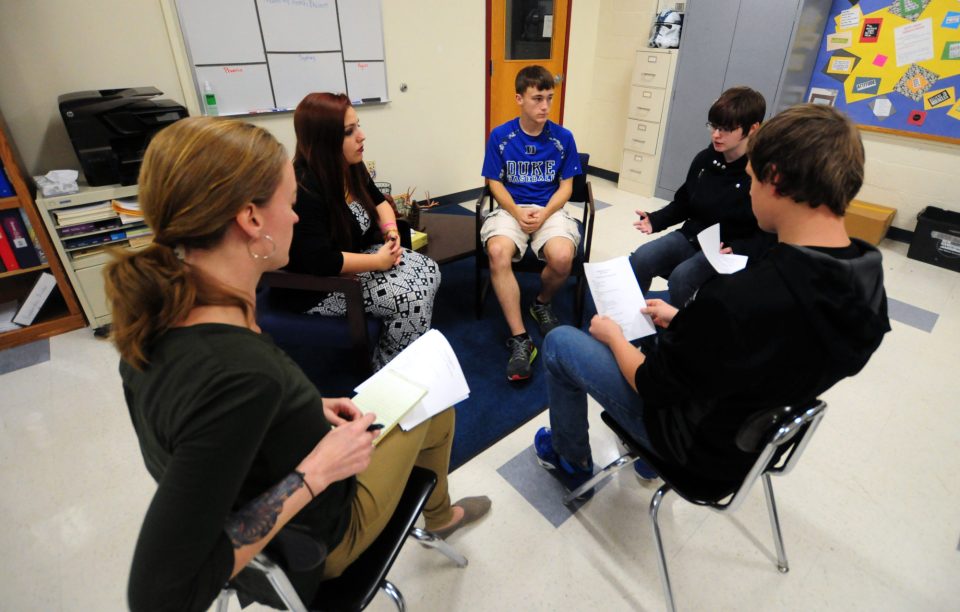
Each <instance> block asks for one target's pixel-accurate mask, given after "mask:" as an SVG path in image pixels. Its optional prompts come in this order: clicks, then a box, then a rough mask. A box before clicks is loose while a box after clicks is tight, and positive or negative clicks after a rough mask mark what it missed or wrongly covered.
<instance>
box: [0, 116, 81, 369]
mask: <svg viewBox="0 0 960 612" xmlns="http://www.w3.org/2000/svg"><path fill="white" fill-rule="evenodd" d="M0 161H2V162H3V169H4V170H5V171H6V174H7V178H8V179H9V180H10V184H11V185H12V186H13V190H14V191H15V192H16V195H15V196H13V197H7V198H0V210H10V209H20V210H21V211H22V212H23V214H24V216H25V217H26V218H27V220H28V221H29V222H30V225H31V226H32V227H33V231H34V234H35V235H36V241H37V243H39V244H38V245H37V246H39V247H40V249H42V250H43V253H44V255H46V258H47V263H45V264H42V265H39V266H33V267H30V268H21V269H17V270H8V271H6V272H3V273H0V303H3V302H8V301H11V300H17V301H18V302H22V301H23V299H24V298H25V297H26V296H27V294H29V292H30V289H31V287H33V284H34V282H35V281H36V279H37V276H38V275H39V274H41V273H42V272H45V271H49V272H50V273H51V274H53V277H54V278H55V279H56V281H57V288H56V290H54V291H53V293H52V294H51V295H50V297H49V298H47V302H46V303H45V304H44V306H43V308H42V309H41V310H40V313H39V315H38V316H37V318H36V319H35V320H34V322H33V324H31V325H28V326H27V327H22V328H20V329H15V330H10V331H5V332H0V350H3V349H8V348H11V347H14V346H18V345H21V344H27V343H29V342H34V341H36V340H40V339H43V338H49V337H51V336H56V335H57V334H62V333H64V332H68V331H72V330H74V329H80V328H82V327H84V326H85V325H86V322H85V321H84V318H83V312H82V310H81V309H80V304H79V302H78V301H77V296H76V294H75V293H74V291H73V287H71V285H70V281H69V279H68V278H67V274H66V272H65V271H64V269H63V265H62V264H61V263H60V260H59V259H58V258H57V251H56V249H55V248H54V247H53V244H52V242H51V241H50V236H49V235H48V234H47V230H46V227H45V226H44V223H43V221H42V220H41V218H40V215H39V213H38V212H37V206H36V203H35V202H34V199H33V196H32V195H31V193H30V190H29V188H28V187H27V183H26V181H25V180H24V178H23V177H24V173H23V170H22V168H23V164H22V163H20V158H19V156H18V155H17V152H16V148H15V146H14V144H13V141H12V140H11V139H10V132H9V131H8V130H7V124H6V121H4V119H3V114H2V113H0Z"/></svg>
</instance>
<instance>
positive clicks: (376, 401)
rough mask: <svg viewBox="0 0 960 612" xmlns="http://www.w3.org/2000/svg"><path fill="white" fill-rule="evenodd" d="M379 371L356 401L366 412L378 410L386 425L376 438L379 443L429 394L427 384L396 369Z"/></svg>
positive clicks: (356, 396) (379, 421)
mask: <svg viewBox="0 0 960 612" xmlns="http://www.w3.org/2000/svg"><path fill="white" fill-rule="evenodd" d="M377 374H378V375H377V376H376V377H375V378H376V380H373V378H371V379H369V380H368V381H367V382H371V381H372V382H371V384H369V385H365V386H364V387H363V391H361V392H359V393H357V394H356V395H355V396H354V397H353V403H354V404H356V405H357V407H358V408H360V410H362V411H363V412H364V414H366V413H367V412H373V413H375V414H376V415H377V423H379V424H381V425H383V429H381V430H380V435H379V436H377V439H376V440H374V441H373V443H374V444H375V445H376V444H379V443H380V440H383V438H384V436H386V435H387V434H388V433H390V430H391V429H393V427H394V425H396V424H397V423H398V422H400V419H402V418H403V416H404V415H405V414H407V412H409V411H410V409H411V408H413V407H414V406H415V405H416V404H417V402H419V401H420V400H421V399H423V396H424V395H426V394H427V390H426V388H424V387H422V386H420V385H418V384H416V383H413V382H410V381H409V380H407V379H406V378H404V377H403V376H402V375H400V374H398V373H396V372H392V371H389V370H384V371H382V372H378V373H377Z"/></svg>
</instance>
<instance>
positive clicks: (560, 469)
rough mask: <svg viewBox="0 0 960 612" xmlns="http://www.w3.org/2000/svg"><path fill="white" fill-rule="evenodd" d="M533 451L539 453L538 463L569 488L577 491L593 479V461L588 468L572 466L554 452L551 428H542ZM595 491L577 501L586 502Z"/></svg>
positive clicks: (535, 436) (534, 439) (534, 443)
mask: <svg viewBox="0 0 960 612" xmlns="http://www.w3.org/2000/svg"><path fill="white" fill-rule="evenodd" d="M533 450H534V452H536V453H537V463H539V464H540V466H541V467H543V468H544V469H546V470H547V471H549V472H550V473H551V474H553V475H554V476H555V477H556V478H557V480H559V481H560V483H561V484H563V486H564V487H566V488H567V490H568V491H575V490H576V489H577V488H578V487H579V486H580V485H582V484H583V483H585V482H587V481H588V480H590V479H591V478H593V461H592V460H591V461H590V463H589V465H588V466H587V467H579V466H574V465H571V464H570V463H569V462H568V461H567V460H566V459H564V458H563V457H561V456H560V455H558V454H557V451H555V450H553V432H551V431H550V428H549V427H541V428H540V429H539V430H538V431H537V433H536V435H534V437H533ZM593 491H594V489H590V490H589V491H585V492H584V493H582V494H581V495H580V496H579V497H577V498H576V499H577V500H579V501H585V500H588V499H590V498H591V497H593Z"/></svg>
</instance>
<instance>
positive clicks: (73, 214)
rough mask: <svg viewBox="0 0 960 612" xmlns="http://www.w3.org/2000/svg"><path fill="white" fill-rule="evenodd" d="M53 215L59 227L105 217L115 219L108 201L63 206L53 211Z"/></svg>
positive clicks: (101, 219) (93, 221) (102, 219)
mask: <svg viewBox="0 0 960 612" xmlns="http://www.w3.org/2000/svg"><path fill="white" fill-rule="evenodd" d="M53 216H54V218H55V219H56V220H57V225H58V226H60V227H63V226H66V225H80V224H83V223H95V222H97V221H104V220H106V219H116V218H117V213H116V212H114V210H113V207H112V206H110V202H97V203H96V204H88V205H86V206H75V207H73V208H64V209H62V210H55V211H53Z"/></svg>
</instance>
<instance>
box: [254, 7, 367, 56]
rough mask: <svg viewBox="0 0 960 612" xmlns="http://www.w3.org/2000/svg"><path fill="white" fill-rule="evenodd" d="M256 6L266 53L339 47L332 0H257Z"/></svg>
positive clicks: (335, 10) (335, 15) (338, 32)
mask: <svg viewBox="0 0 960 612" xmlns="http://www.w3.org/2000/svg"><path fill="white" fill-rule="evenodd" d="M353 1H354V0H345V1H344V2H343V4H350V3H351V2H353ZM378 1H379V0H378ZM257 8H258V9H259V13H260V27H261V28H263V46H264V48H266V50H267V53H271V52H276V51H291V52H304V51H339V50H340V27H339V25H338V23H337V5H336V2H334V0H313V1H309V0H298V1H287V2H283V1H280V0H257Z"/></svg>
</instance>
